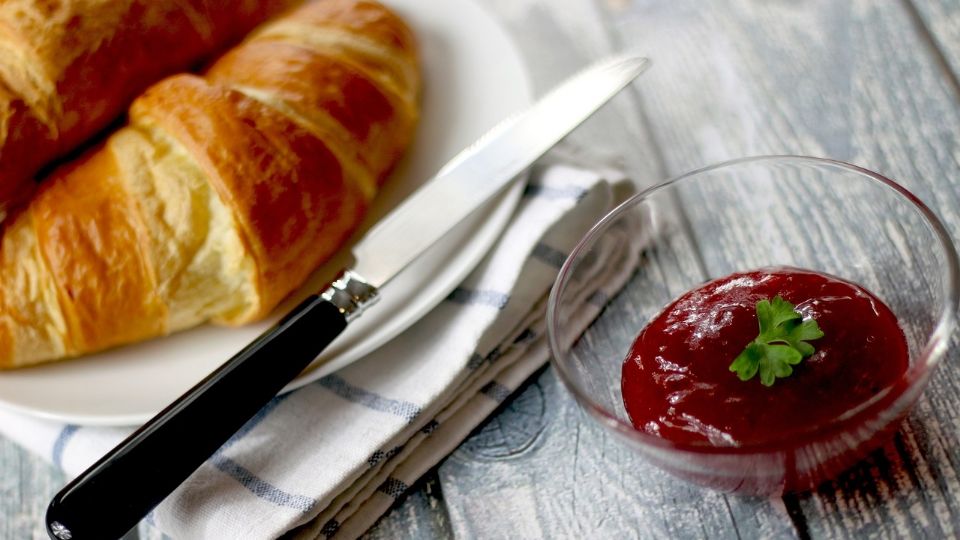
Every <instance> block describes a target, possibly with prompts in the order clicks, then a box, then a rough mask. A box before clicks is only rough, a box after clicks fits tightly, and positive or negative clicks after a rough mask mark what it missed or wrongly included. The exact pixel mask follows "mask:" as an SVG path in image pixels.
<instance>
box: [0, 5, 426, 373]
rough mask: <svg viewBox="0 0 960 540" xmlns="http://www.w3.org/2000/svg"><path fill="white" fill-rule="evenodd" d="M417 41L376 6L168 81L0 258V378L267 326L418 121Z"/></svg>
mask: <svg viewBox="0 0 960 540" xmlns="http://www.w3.org/2000/svg"><path fill="white" fill-rule="evenodd" d="M418 92H419V72H418V64H417V59H416V51H415V45H414V38H413V35H412V33H411V31H410V30H409V29H408V28H407V27H406V26H405V24H404V23H403V22H402V21H401V20H400V19H399V18H398V17H397V16H396V15H395V14H393V13H391V12H390V11H388V10H387V9H386V8H384V7H383V6H381V5H380V4H377V3H375V2H370V1H364V0H327V1H321V2H315V3H310V4H307V5H306V6H304V7H302V8H300V9H298V10H295V11H293V12H291V13H290V14H288V15H286V16H284V17H283V18H281V19H279V20H277V21H274V22H272V23H270V24H268V25H267V26H265V27H264V28H262V29H260V30H259V31H257V32H255V34H254V35H253V36H252V37H251V38H249V39H248V40H247V41H246V42H245V43H243V44H241V45H240V46H238V47H236V48H235V49H233V50H231V51H230V52H228V53H227V54H226V55H225V56H224V57H222V58H221V59H219V60H218V61H217V62H216V63H215V64H214V65H213V66H212V67H211V68H210V69H209V70H208V71H207V72H206V73H205V74H204V75H203V76H195V75H189V74H183V75H177V76H174V77H171V78H168V79H166V80H164V81H161V82H160V83H158V84H156V85H154V86H153V87H151V88H150V89H148V90H147V91H146V92H145V93H144V94H143V95H142V96H140V97H139V98H138V99H137V100H136V101H135V102H134V104H133V105H132V107H131V109H130V115H129V125H127V126H126V127H124V128H122V129H120V130H119V131H117V132H116V133H114V134H113V135H112V136H111V137H110V138H109V139H107V141H106V142H105V143H104V144H103V145H102V146H100V147H99V148H95V149H93V150H91V151H90V152H88V153H87V154H85V155H84V156H82V157H81V158H80V159H78V160H77V161H76V162H74V163H71V164H68V165H66V166H63V167H61V168H60V169H58V170H57V171H55V172H54V173H53V174H52V176H51V177H50V178H48V179H47V180H46V181H45V182H44V187H43V188H42V189H41V190H40V193H39V194H38V195H37V196H36V197H35V199H34V200H33V201H32V202H31V203H30V204H29V206H28V207H27V208H26V209H25V210H24V211H23V212H21V213H20V214H19V215H17V216H16V217H15V218H14V219H13V220H12V222H11V223H9V226H8V228H7V230H6V231H5V234H4V237H3V240H2V244H0V367H6V368H9V367H18V366H23V365H28V364H33V363H37V362H42V361H48V360H53V359H57V358H63V357H69V356H76V355H80V354H85V353H89V352H93V351H97V350H102V349H105V348H108V347H113V346H116V345H121V344H124V343H129V342H133V341H137V340H142V339H147V338H151V337H156V336H160V335H164V334H167V333H170V332H174V331H177V330H180V329H184V328H187V327H190V326H194V325H197V324H200V323H202V322H204V321H208V320H213V321H215V322H218V323H222V324H241V323H245V322H248V321H252V320H255V319H257V318H261V317H263V316H265V315H266V314H267V313H268V312H269V311H270V310H271V309H272V308H273V307H275V306H276V304H277V303H279V302H280V300H282V299H283V298H284V297H285V296H286V295H287V294H289V293H290V292H291V291H292V290H294V289H295V288H296V287H297V286H299V285H300V284H301V283H302V282H303V281H304V280H305V279H306V278H307V277H308V276H309V274H310V273H311V272H312V271H313V270H314V269H315V268H316V267H317V266H318V265H319V264H321V263H322V262H323V261H325V260H326V259H328V258H329V257H330V256H331V255H332V254H333V253H334V252H335V251H336V250H337V249H338V248H339V247H340V246H341V245H342V244H343V242H344V241H345V240H346V238H347V237H348V236H349V234H350V233H351V232H352V231H353V230H354V228H355V227H356V226H357V225H358V224H359V222H360V220H361V218H362V216H363V214H364V211H365V209H366V207H367V205H368V203H369V201H370V200H371V198H372V197H373V196H374V195H375V193H376V192H377V189H378V187H379V185H380V183H381V182H382V180H383V179H384V178H385V176H386V175H387V173H388V172H389V171H390V169H391V167H392V166H393V165H394V164H395V162H396V161H397V159H398V158H399V157H400V155H401V153H402V152H403V150H404V149H405V147H406V146H407V145H408V143H409V142H410V139H411V137H412V134H413V130H414V127H415V124H416V120H417V116H418V109H417V95H418Z"/></svg>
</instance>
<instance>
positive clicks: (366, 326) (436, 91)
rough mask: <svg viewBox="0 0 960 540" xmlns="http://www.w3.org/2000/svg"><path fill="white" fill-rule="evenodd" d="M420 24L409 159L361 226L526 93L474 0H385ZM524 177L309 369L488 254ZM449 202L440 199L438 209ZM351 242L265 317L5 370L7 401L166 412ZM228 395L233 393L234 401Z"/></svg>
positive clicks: (353, 354) (342, 358)
mask: <svg viewBox="0 0 960 540" xmlns="http://www.w3.org/2000/svg"><path fill="white" fill-rule="evenodd" d="M385 3H386V4H388V5H390V6H391V7H394V8H395V9H396V10H397V11H398V12H399V13H400V14H401V15H402V16H403V17H404V18H405V20H406V21H407V22H408V23H409V24H410V25H411V26H412V27H413V29H414V31H415V32H416V35H417V37H418V41H419V44H420V55H421V59H422V63H423V70H424V93H423V99H422V105H423V115H422V119H421V125H420V127H419V130H418V132H417V138H416V142H415V143H414V145H413V148H412V149H411V150H410V152H409V154H408V156H407V159H406V160H405V162H403V163H402V164H401V165H400V167H399V168H398V169H397V171H396V172H395V174H394V176H393V177H392V178H391V180H390V181H389V182H388V183H387V186H386V187H385V189H384V191H383V192H382V193H381V195H380V196H379V197H378V199H377V201H376V203H375V204H374V207H373V208H372V209H371V213H370V219H368V220H367V224H366V225H365V226H364V227H363V228H367V227H369V224H370V223H372V222H373V221H375V220H376V219H377V218H379V217H380V216H382V215H383V214H385V213H386V211H387V210H389V209H390V208H392V207H393V206H394V205H396V204H397V202H398V201H400V200H402V199H403V197H405V196H406V195H407V194H409V193H410V192H412V191H413V190H414V189H415V188H416V187H417V186H419V185H420V184H421V183H422V182H423V181H424V180H425V179H427V178H429V177H430V176H431V175H432V174H433V173H435V172H436V171H437V170H438V169H439V168H440V167H441V166H442V165H443V164H444V163H445V162H446V161H447V160H448V159H450V158H451V157H453V155H454V154H456V153H457V151H459V150H460V149H461V148H463V147H464V146H466V145H467V144H469V143H470V142H472V141H473V140H474V139H476V138H477V137H479V136H480V135H482V134H483V133H484V132H485V131H486V130H487V129H489V128H490V127H492V126H493V125H494V124H496V122H498V121H499V120H500V119H502V118H504V117H506V116H507V115H509V114H510V113H512V112H514V111H516V110H518V109H521V108H523V107H524V106H525V105H527V104H529V102H530V99H531V96H530V87H529V83H528V81H527V78H526V73H525V71H524V68H523V65H522V62H521V60H520V55H519V53H518V52H517V50H516V49H515V48H514V46H513V44H512V43H511V41H510V39H509V38H508V36H507V34H506V33H505V32H504V31H503V29H502V28H501V27H500V26H499V25H498V24H497V23H496V21H495V20H493V19H492V18H491V17H490V16H489V15H488V14H487V13H486V11H484V10H483V9H482V8H480V7H479V6H478V5H477V4H475V3H474V2H473V1H472V0H386V1H385ZM520 193H521V186H520V184H517V185H516V186H514V188H512V189H511V190H509V191H508V192H507V193H506V194H505V195H504V196H502V197H500V198H499V199H498V200H496V201H494V202H492V203H490V204H489V205H487V206H486V207H485V208H482V209H481V210H479V211H478V212H476V213H475V214H474V215H473V216H472V217H471V218H470V219H469V220H468V221H466V222H464V223H463V224H461V225H460V226H459V227H458V228H457V229H456V230H455V231H453V233H452V234H450V236H449V237H447V238H445V239H444V240H443V241H442V242H441V243H439V244H437V245H436V246H434V247H433V248H431V250H430V251H429V252H428V253H427V254H425V256H424V257H422V258H421V259H419V260H418V261H417V262H416V263H415V264H414V265H413V266H411V267H409V268H408V269H407V270H405V271H404V272H403V274H401V275H400V276H398V277H397V278H395V279H394V280H393V281H391V282H390V283H388V284H387V285H386V286H385V287H383V289H382V291H381V300H380V302H379V303H378V304H377V305H376V307H375V308H373V309H370V310H369V311H367V312H366V313H364V314H363V316H362V317H360V318H358V319H357V320H355V321H354V322H353V323H351V324H350V327H349V328H348V329H347V331H346V332H344V334H342V335H341V336H340V337H339V338H337V340H336V341H335V342H334V343H333V344H331V346H330V347H329V348H328V349H327V351H326V352H325V353H324V355H323V356H321V357H320V358H319V359H318V360H317V361H316V362H315V363H314V366H318V365H319V367H316V369H312V370H311V371H308V372H306V373H304V374H302V375H301V376H300V377H299V378H297V379H296V380H295V381H294V382H293V383H292V384H291V385H290V386H288V387H287V390H290V389H292V388H295V387H297V386H300V385H303V384H306V383H308V382H310V381H313V380H316V379H317V378H319V377H321V376H323V375H325V374H327V373H330V372H331V371H334V370H336V369H338V368H340V367H343V366H345V365H346V364H348V363H350V362H353V361H355V360H357V359H358V358H360V357H362V356H364V355H365V354H367V353H369V352H371V351H372V350H374V349H375V348H377V347H379V346H380V345H383V344H384V343H386V342H387V341H388V340H390V339H391V338H393V337H394V336H396V335H397V334H398V333H400V332H401V331H403V330H404V329H406V328H407V327H408V326H409V325H410V324H412V323H413V322H415V321H416V320H417V319H419V318H420V317H421V316H422V315H423V314H424V313H425V312H427V311H428V310H429V309H430V308H432V307H433V306H435V305H436V304H437V303H438V302H440V301H441V300H443V298H445V297H446V295H447V294H449V292H450V291H451V290H453V288H454V287H456V285H457V284H458V283H459V282H460V281H461V280H462V279H463V278H464V277H465V276H466V274H467V273H468V272H469V271H470V270H471V269H472V268H473V267H474V266H475V265H476V264H477V262H479V260H480V258H481V257H482V256H483V254H484V253H486V251H487V250H488V249H489V247H490V246H491V244H492V243H493V241H494V240H495V239H496V237H497V236H498V235H499V233H500V232H501V231H502V229H503V227H504V226H505V225H506V222H507V220H508V218H509V217H510V214H511V213H512V210H513V208H514V207H515V206H516V203H517V201H518V200H519V197H520ZM438 211H442V209H438ZM346 260H347V259H346V251H344V254H342V255H341V256H339V257H338V258H337V260H335V261H331V263H330V264H328V265H326V266H325V267H324V268H323V269H321V270H320V271H318V272H317V274H316V275H315V276H314V277H313V279H311V283H310V284H308V285H307V286H306V287H304V290H303V291H301V294H299V295H294V297H293V298H291V299H290V300H289V301H288V302H286V303H285V304H284V305H283V306H281V308H279V309H278V310H277V312H278V315H276V316H274V318H272V319H271V320H268V321H264V322H263V323H259V324H255V325H251V326H247V327H243V328H217V327H213V326H204V327H201V328H196V329H193V330H189V331H186V332H181V333H179V334H175V335H172V336H169V337H165V338H161V339H156V340H153V341H149V342H145V343H140V344H136V345H131V346H127V347H121V348H118V349H115V350H112V351H108V352H106V353H101V354H97V355H92V356H88V357H84V358H80V359H75V360H70V361H67V362H61V363H54V364H49V365H44V366H38V367H35V368H28V369H23V370H17V371H12V372H4V373H0V406H3V407H5V408H9V409H14V410H17V411H21V412H25V413H29V414H32V415H35V416H40V417H45V418H50V419H54V420H58V421H64V422H70V423H75V424H81V425H134V424H140V423H142V422H144V421H145V420H147V419H148V418H150V417H151V416H153V415H154V414H155V413H157V412H158V411H159V410H160V409H162V408H163V407H164V406H165V405H166V404H167V403H169V402H170V401H172V400H173V399H175V398H176V397H177V396H179V395H180V394H182V393H183V392H184V391H185V390H187V389H188V388H190V387H191V386H192V385H193V384H194V383H196V382H197V381H199V380H200V379H202V378H203V377H204V376H205V375H206V374H207V373H209V372H210V371H212V370H213V369H215V368H216V367H217V366H218V365H220V364H221V363H222V362H223V361H224V360H226V359H227V358H229V357H230V356H232V355H233V354H235V353H236V352H237V351H239V350H240V349H241V348H243V346H244V345H246V344H247V343H249V342H250V341H252V340H253V339H254V338H255V337H256V336H258V335H259V334H260V333H261V332H263V330H265V329H266V328H267V327H268V326H269V325H270V324H272V323H273V322H274V321H275V320H276V319H277V318H279V313H282V312H284V310H285V309H288V308H289V307H291V306H293V305H295V304H296V302H297V301H298V298H297V297H299V298H302V297H303V296H305V295H306V294H308V293H309V292H310V291H315V290H317V289H318V288H319V286H320V285H321V284H323V283H325V282H326V281H327V279H328V278H329V277H330V276H331V275H332V273H333V272H334V271H335V270H336V269H337V268H340V267H341V266H342V265H343V263H344V262H346ZM225 405H226V406H229V405H228V404H225Z"/></svg>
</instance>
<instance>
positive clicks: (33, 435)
mask: <svg viewBox="0 0 960 540" xmlns="http://www.w3.org/2000/svg"><path fill="white" fill-rule="evenodd" d="M555 155H556V153H555ZM631 191H632V186H631V184H630V183H629V182H628V181H627V180H626V179H625V178H624V177H623V176H622V175H620V174H618V173H616V172H613V171H609V170H599V169H589V170H588V169H582V168H577V167H574V166H570V165H565V164H563V160H558V159H557V158H552V159H548V160H545V161H543V162H541V163H540V164H538V165H537V166H536V167H534V169H533V171H532V173H531V178H530V182H529V183H528V185H527V188H526V190H525V193H524V196H523V198H522V199H521V202H520V204H519V206H518V208H517V210H516V212H515V215H514V216H513V218H512V221H511V222H510V223H509V224H508V226H507V228H506V230H505V232H504V234H503V235H502V237H501V239H500V240H499V241H498V243H496V244H495V245H494V247H493V248H492V250H491V252H490V253H489V254H488V255H487V256H486V258H485V259H484V260H483V261H482V262H481V263H480V265H479V266H478V267H477V268H476V269H475V270H474V271H473V273H472V274H471V275H470V276H469V277H468V278H467V279H466V280H465V281H464V283H462V284H461V285H460V286H459V287H458V288H457V289H456V290H454V291H453V292H452V293H451V294H450V295H449V297H448V298H447V299H446V300H445V301H444V302H442V303H441V304H439V305H438V306H437V307H436V308H435V309H434V310H433V311H431V312H430V313H428V314H427V315H426V316H425V317H424V318H423V319H422V320H420V321H419V322H417V323H416V324H414V325H413V326H412V327H411V328H409V329H408V330H407V331H405V332H404V333H402V334H401V335H400V336H398V337H397V338H395V339H394V340H392V341H391V342H389V343H388V344H386V345H384V346H383V347H382V348H380V349H379V350H377V351H375V352H373V353H372V354H370V355H369V356H368V357H366V358H364V359H362V360H360V361H358V362H356V363H354V364H352V365H350V366H348V367H346V368H344V369H342V370H340V371H339V372H336V373H334V374H332V375H329V376H326V377H324V378H322V379H320V380H318V381H317V382H315V383H312V384H309V385H307V386H305V387H303V388H301V389H299V390H296V391H294V392H291V393H288V394H285V395H282V396H279V397H277V398H275V399H274V400H273V401H271V402H270V404H269V405H267V406H266V407H265V408H264V409H263V410H261V411H260V413H259V414H257V416H256V417H255V418H253V419H252V420H250V422H249V423H247V424H246V426H244V427H243V428H242V429H241V430H240V431H239V432H238V433H237V434H236V435H235V436H234V437H233V438H231V439H230V441H229V442H227V443H226V444H225V445H224V446H223V447H222V448H221V449H220V450H219V451H218V452H217V453H216V454H215V455H214V456H213V457H212V458H211V459H210V460H208V462H207V463H205V464H204V465H203V466H202V467H201V468H200V469H199V470H197V471H196V472H195V473H194V474H193V475H192V476H191V477H190V478H189V479H188V480H187V482H186V483H184V484H183V485H182V486H180V488H178V489H177V490H176V491H175V492H174V493H173V494H172V495H171V496H170V497H168V498H167V499H166V500H165V501H164V502H163V503H162V504H161V505H160V506H158V507H157V508H156V509H155V510H154V511H153V512H152V513H151V514H150V515H149V516H148V517H147V519H146V520H145V522H146V524H148V526H146V527H142V528H141V530H142V532H143V533H146V534H145V535H146V536H148V537H149V536H160V535H159V534H157V531H159V532H160V533H162V534H163V535H166V536H168V537H172V538H178V539H179V538H185V539H186V538H274V537H277V536H280V535H283V534H287V533H290V534H291V535H293V536H295V537H298V538H329V537H334V536H335V537H337V538H341V537H343V538H352V537H356V536H359V535H360V534H362V533H363V532H364V531H366V530H367V529H368V528H369V527H370V526H371V525H373V524H374V523H375V522H376V520H377V519H378V518H379V517H380V516H381V515H382V514H383V513H384V512H386V511H387V510H388V509H389V508H390V506H391V505H392V504H393V503H394V502H395V500H396V499H397V498H398V497H400V496H401V495H402V494H403V493H404V492H405V491H406V490H407V488H408V486H410V485H411V484H412V483H414V482H415V481H416V480H417V479H418V478H419V477H420V476H421V475H423V474H424V473H425V472H426V471H428V470H429V469H430V468H431V467H433V466H435V465H436V464H437V463H438V462H439V461H440V460H442V459H443V458H444V457H445V456H446V455H448V454H449V453H450V452H451V451H452V450H454V449H455V448H456V447H457V445H458V444H459V443H460V442H461V441H462V440H463V439H464V438H465V437H466V436H467V435H468V434H469V433H470V432H471V431H472V430H473V429H474V428H475V427H476V426H477V425H478V424H479V423H481V422H482V421H483V420H484V419H485V418H486V417H487V416H488V415H489V414H490V413H491V412H493V411H494V410H495V409H496V408H497V406H498V405H499V404H500V403H501V402H503V401H504V400H505V399H507V398H508V397H509V396H510V395H511V393H513V391H514V390H515V389H516V388H517V387H518V386H520V384H521V383H522V382H523V381H524V380H525V379H526V378H528V377H529V376H530V375H531V374H532V373H533V372H534V371H535V370H537V368H539V367H540V366H542V365H543V363H544V362H545V361H546V360H547V358H548V356H549V352H548V350H547V344H546V336H545V329H544V327H545V324H544V316H545V304H546V296H547V293H548V292H549V289H550V286H551V285H552V283H553V280H554V278H555V276H556V273H557V270H558V268H559V266H560V264H561V263H562V262H563V260H564V258H565V256H566V254H567V253H568V252H569V251H570V250H571V249H572V247H573V246H574V245H575V244H576V242H577V241H578V239H579V238H580V237H581V236H582V235H583V233H585V232H586V231H587V229H588V228H589V227H590V226H591V225H592V224H593V223H594V222H596V220H597V219H599V218H600V217H601V216H602V215H603V214H605V213H606V212H607V211H608V210H610V209H611V208H612V207H613V206H614V205H615V204H616V203H618V202H620V201H621V200H623V199H624V198H625V197H626V196H628V195H629V194H630V193H631ZM634 242H635V240H634V239H632V238H631V236H630V235H624V237H623V242H621V243H620V245H614V246H610V251H609V253H608V257H606V258H605V259H604V260H599V261H597V265H596V271H597V276H596V279H592V280H588V281H587V282H585V283H584V285H585V287H586V288H585V289H584V290H583V291H582V292H581V295H580V297H581V298H583V301H584V310H583V313H584V315H585V318H584V325H586V324H587V322H588V320H592V318H593V317H595V316H596V314H597V313H598V312H599V310H600V309H601V308H602V306H603V304H604V303H605V301H606V300H605V299H606V298H607V296H608V295H610V294H612V293H614V292H615V291H616V290H617V289H619V287H620V286H622V284H623V283H624V282H625V280H626V279H627V277H628V276H629V274H630V272H631V270H632V269H633V267H634V266H635V264H636V253H637V251H638V250H637V249H634V248H635V247H636V246H633V245H631V244H632V243H634ZM131 430H132V428H94V427H78V426H72V425H63V424H56V423H52V422H47V421H42V420H38V419H34V418H28V417H24V416H21V415H18V414H14V413H10V412H6V411H0V432H2V433H3V435H5V436H7V437H8V438H10V439H13V440H15V441H17V442H19V443H20V444H22V445H23V446H24V447H26V448H28V449H30V450H32V451H34V452H36V453H38V454H40V455H42V456H45V457H47V458H49V459H50V460H51V461H52V463H53V464H54V465H55V466H57V467H61V468H63V469H64V470H65V471H66V472H67V473H68V474H69V475H76V474H78V473H80V472H81V471H82V470H84V469H85V468H86V467H87V466H89V465H90V464H91V463H93V462H94V461H95V460H96V459H97V458H98V457H99V456H101V455H102V454H104V453H105V452H106V451H107V450H109V449H110V448H112V447H113V446H114V445H116V444H117V443H118V442H120V441H121V440H122V439H123V438H124V437H125V436H126V435H128V434H129V433H130V431H131ZM183 444H185V445H186V444H190V442H189V441H183ZM173 450H174V449H171V451H173ZM151 527H152V528H154V529H155V530H154V531H152V532H150V531H148V530H144V529H150V528H151Z"/></svg>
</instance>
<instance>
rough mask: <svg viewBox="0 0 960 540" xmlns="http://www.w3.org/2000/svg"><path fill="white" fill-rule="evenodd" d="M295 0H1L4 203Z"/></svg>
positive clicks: (0, 195) (0, 183)
mask: <svg viewBox="0 0 960 540" xmlns="http://www.w3.org/2000/svg"><path fill="white" fill-rule="evenodd" d="M298 2H299V0H239V1H238V0H4V1H2V2H0V208H3V207H4V206H5V205H6V203H9V202H11V201H12V200H13V199H15V198H23V195H24V194H25V193H26V192H29V190H30V189H32V186H33V182H32V177H33V175H34V174H35V173H36V172H37V170H38V169H39V168H40V167H42V166H44V165H46V164H48V163H49V162H50V161H51V160H52V159H54V158H56V157H59V156H62V155H63V154H65V153H66V152H69V151H70V150H72V149H74V148H76V147H77V146H78V145H80V144H81V143H82V142H83V141H85V140H86V139H88V138H89V137H90V136H91V135H93V134H94V133H96V132H97V131H99V130H101V129H103V128H104V127H105V126H106V125H107V123H109V122H110V121H111V120H113V119H114V118H116V117H117V116H119V115H120V113H121V112H123V110H124V109H125V108H126V107H127V105H129V104H130V101H131V100H133V98H135V97H136V96H137V95H138V94H139V93H140V92H142V91H143V90H144V89H145V88H146V87H147V86H148V85H150V84H151V83H153V82H156V81H157V80H159V79H160V78H161V77H163V76H165V75H168V74H170V73H175V72H177V71H181V70H184V69H187V68H189V67H190V66H191V65H192V64H194V63H195V62H197V61H198V60H200V59H201V58H204V57H207V56H209V55H210V54H211V53H213V52H214V51H215V50H216V49H219V48H222V47H224V46H225V45H227V44H228V43H231V42H235V41H237V40H239V39H240V38H242V37H243V36H244V35H245V34H246V33H248V32H249V31H250V30H251V29H252V28H253V27H254V26H256V25H257V24H259V23H261V22H263V21H264V20H266V19H267V18H268V17H270V16H272V15H275V14H277V13H279V12H280V11H282V10H284V9H287V8H288V7H290V6H291V5H293V4H296V3H298Z"/></svg>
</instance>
